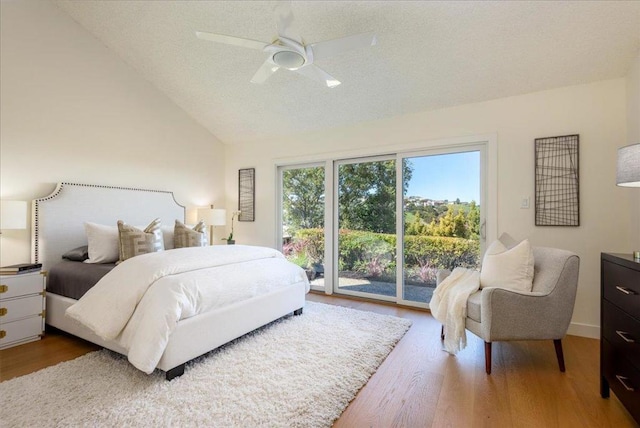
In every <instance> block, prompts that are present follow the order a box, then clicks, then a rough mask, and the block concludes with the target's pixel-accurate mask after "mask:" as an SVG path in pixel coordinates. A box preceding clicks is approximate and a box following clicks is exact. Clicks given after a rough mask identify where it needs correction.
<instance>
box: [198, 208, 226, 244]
mask: <svg viewBox="0 0 640 428" xmlns="http://www.w3.org/2000/svg"><path fill="white" fill-rule="evenodd" d="M200 220H203V221H204V222H205V224H208V225H209V245H213V226H224V225H226V224H227V210H224V209H218V208H213V205H211V207H210V208H198V221H200Z"/></svg>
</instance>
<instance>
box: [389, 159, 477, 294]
mask: <svg viewBox="0 0 640 428" xmlns="http://www.w3.org/2000/svg"><path fill="white" fill-rule="evenodd" d="M481 154H482V153H481V150H480V149H477V150H469V151H453V152H446V153H432V154H430V153H425V154H416V155H408V156H402V157H401V162H402V165H403V171H402V175H403V177H404V178H403V179H404V181H405V182H406V186H405V188H404V192H403V200H402V207H401V209H402V240H401V249H400V250H401V252H402V255H403V263H402V266H403V275H402V277H401V278H402V281H401V283H400V284H399V285H400V288H401V290H400V295H401V296H402V299H400V300H402V301H403V302H404V303H408V302H413V303H419V304H427V303H429V301H430V300H431V296H432V295H433V290H434V289H435V286H436V274H437V272H438V270H439V269H449V270H452V269H453V268H455V267H457V266H460V267H468V268H477V267H479V261H480V243H481V234H480V232H481V224H482V223H481V220H483V219H482V218H481V217H482V216H481V208H482V205H481V202H480V201H481V190H482V189H481V186H480V182H481V177H480V166H481Z"/></svg>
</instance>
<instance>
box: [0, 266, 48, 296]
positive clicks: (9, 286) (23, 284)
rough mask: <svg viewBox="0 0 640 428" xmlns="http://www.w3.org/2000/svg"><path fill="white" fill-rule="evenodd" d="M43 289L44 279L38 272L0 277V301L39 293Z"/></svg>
mask: <svg viewBox="0 0 640 428" xmlns="http://www.w3.org/2000/svg"><path fill="white" fill-rule="evenodd" d="M2 286H4V287H2ZM43 288H44V277H43V276H42V275H41V274H40V272H36V273H23V274H20V275H13V276H8V275H7V276H2V277H0V300H5V299H11V298H12V297H18V296H25V295H27V294H36V293H40V292H42V289H43Z"/></svg>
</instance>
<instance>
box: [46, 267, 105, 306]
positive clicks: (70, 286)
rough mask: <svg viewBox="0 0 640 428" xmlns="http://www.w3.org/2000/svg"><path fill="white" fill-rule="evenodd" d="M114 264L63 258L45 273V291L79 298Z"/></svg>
mask: <svg viewBox="0 0 640 428" xmlns="http://www.w3.org/2000/svg"><path fill="white" fill-rule="evenodd" d="M115 266H116V265H115V264H114V263H105V264H99V263H82V262H72V261H69V260H64V261H62V262H60V263H58V264H56V265H54V266H53V267H52V268H51V269H49V271H48V273H47V293H54V294H59V295H61V296H65V297H70V298H72V299H76V300H78V299H80V298H81V297H82V296H84V294H85V293H86V292H87V291H88V290H89V289H90V288H91V287H93V286H94V285H96V283H97V282H98V281H99V280H100V279H101V278H102V277H103V276H105V275H106V274H107V273H109V272H110V271H111V269H113V268H114V267H115Z"/></svg>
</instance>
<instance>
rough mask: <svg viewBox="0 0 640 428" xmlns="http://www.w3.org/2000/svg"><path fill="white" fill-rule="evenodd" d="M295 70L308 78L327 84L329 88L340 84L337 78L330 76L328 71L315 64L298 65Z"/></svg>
mask: <svg viewBox="0 0 640 428" xmlns="http://www.w3.org/2000/svg"><path fill="white" fill-rule="evenodd" d="M295 72H296V73H299V74H302V75H303V76H306V77H308V78H309V79H312V80H316V81H320V82H322V83H324V84H325V85H327V86H328V87H329V88H335V87H336V86H338V85H339V84H340V81H339V80H337V79H335V78H334V77H333V76H331V75H330V74H329V73H327V72H326V71H324V70H323V69H321V68H320V67H318V66H317V65H315V64H311V65H305V66H304V67H300V68H299V69H297V70H295Z"/></svg>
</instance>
